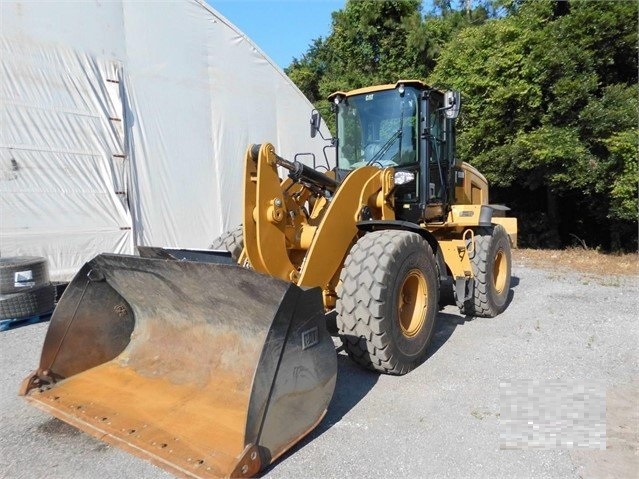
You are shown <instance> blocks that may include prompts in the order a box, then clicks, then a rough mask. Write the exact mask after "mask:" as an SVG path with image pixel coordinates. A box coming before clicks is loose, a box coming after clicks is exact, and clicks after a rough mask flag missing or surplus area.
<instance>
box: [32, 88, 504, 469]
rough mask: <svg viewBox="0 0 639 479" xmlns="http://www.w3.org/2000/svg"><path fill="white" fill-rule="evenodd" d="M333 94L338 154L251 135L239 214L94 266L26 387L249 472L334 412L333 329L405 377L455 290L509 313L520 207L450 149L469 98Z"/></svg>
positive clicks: (138, 440) (176, 464) (168, 455)
mask: <svg viewBox="0 0 639 479" xmlns="http://www.w3.org/2000/svg"><path fill="white" fill-rule="evenodd" d="M330 99H331V101H332V102H333V105H334V110H335V112H336V125H337V136H336V137H335V138H332V139H331V146H333V147H335V149H336V160H337V163H336V167H335V168H333V169H330V170H329V169H328V168H325V169H324V171H320V168H311V167H309V166H306V165H304V164H302V163H300V162H299V161H289V160H287V159H284V158H282V157H280V156H278V155H277V153H276V152H275V149H274V148H273V146H272V145H270V144H268V143H265V144H262V145H252V146H250V147H249V148H248V150H247V152H246V155H245V158H244V162H245V172H244V200H243V201H244V217H243V221H242V226H241V227H239V228H238V229H236V230H233V231H231V232H229V233H227V234H226V235H224V236H222V237H221V238H220V239H219V240H217V241H216V242H215V243H214V246H215V247H216V248H217V249H216V250H210V251H209V250H178V249H163V248H151V247H147V248H142V247H141V248H139V249H140V256H139V257H138V256H122V255H109V254H103V255H99V256H97V257H96V258H94V259H93V260H91V261H90V262H89V263H87V264H85V265H84V266H83V267H82V269H81V270H80V271H79V273H78V274H77V275H76V277H75V278H74V279H73V281H72V282H71V283H70V285H69V286H68V287H67V289H66V291H65V293H64V295H63V296H62V298H61V300H60V301H59V304H58V306H57V308H56V310H55V312H54V314H53V317H52V318H51V323H50V326H49V330H48V332H47V336H46V338H45V342H44V346H43V350H42V356H41V360H40V365H39V367H38V369H37V370H36V371H35V372H34V373H32V374H31V375H29V376H28V377H27V378H26V379H25V380H24V382H23V384H22V387H21V394H22V395H24V396H25V397H26V399H27V400H28V401H30V402H32V403H33V404H34V405H35V406H37V407H39V408H41V409H43V410H45V411H47V412H50V413H51V414H53V415H54V416H56V417H58V418H60V419H62V420H63V421H66V422H68V423H70V424H72V425H74V426H77V427H78V428H80V429H82V430H84V431H86V432H88V433H89V434H92V435H94V436H96V437H98V438H100V439H102V440H105V441H107V442H109V443H112V444H114V445H117V446H119V447H121V448H123V449H126V450H128V451H130V452H132V453H134V454H137V455H139V456H141V457H144V458H146V459H148V460H150V461H152V462H153V463H155V464H157V465H159V466H161V467H163V468H165V469H167V470H169V471H171V472H173V473H174V474H176V475H177V476H181V477H194V478H195V477H197V478H205V477H248V476H252V475H254V474H256V473H258V472H259V471H260V470H261V469H263V468H264V467H266V466H267V465H268V464H270V463H271V462H273V461H274V460H275V459H276V458H277V457H279V456H280V455H281V454H282V453H284V452H285V451H286V450H287V449H289V448H290V447H291V446H292V445H293V444H295V443H296V442H297V441H299V440H300V439H301V438H302V437H303V436H304V435H305V434H307V433H308V432H310V431H311V430H312V429H313V428H314V427H315V426H316V425H317V424H318V423H319V421H321V419H322V417H323V416H324V414H325V412H326V408H327V407H328V404H329V401H330V399H331V397H332V394H333V390H334V386H335V378H336V371H337V361H336V354H335V347H334V343H333V340H332V338H331V336H330V334H329V332H328V327H329V326H330V327H331V329H335V331H336V333H337V334H338V336H339V338H340V339H341V341H342V343H343V345H344V349H345V350H346V352H347V353H348V355H349V356H350V357H351V358H352V359H353V360H355V361H356V362H357V363H359V364H360V365H362V366H364V367H366V368H370V369H373V370H375V371H379V372H383V373H389V374H405V373H407V372H408V371H410V370H411V369H413V368H415V367H416V366H418V365H419V364H420V363H421V362H422V361H423V360H424V359H425V357H426V353H427V347H428V344H429V341H430V339H431V337H432V335H433V329H434V324H435V318H436V315H437V311H438V310H439V308H440V306H441V305H442V304H443V303H445V302H446V301H447V299H448V300H449V301H450V302H454V303H456V304H457V306H458V307H459V308H460V310H461V311H462V313H464V314H467V315H474V316H487V317H492V316H495V315H497V314H499V313H500V312H502V311H503V310H504V309H505V308H506V306H507V303H508V294H509V289H510V268H511V257H510V248H511V246H513V245H515V244H516V240H517V223H516V219H514V218H507V217H505V214H504V213H505V210H507V208H505V207H503V206H499V205H490V204H489V203H488V186H487V182H486V180H485V178H484V177H483V176H482V175H481V174H480V173H479V172H478V171H477V170H475V169H474V168H473V167H471V166H470V165H468V164H465V163H461V162H459V161H457V159H456V157H455V154H454V147H455V118H456V117H457V114H458V112H459V107H460V98H459V95H458V94H457V93H454V92H441V91H439V90H436V89H433V88H431V87H429V86H427V85H425V84H423V83H421V82H419V81H399V82H397V83H396V84H390V85H382V86H377V87H371V88H365V89H359V90H355V91H351V92H337V93H335V94H333V95H332V96H331V97H330ZM319 124H320V118H319V116H318V115H317V114H316V113H315V114H314V115H313V116H312V118H311V135H312V136H314V135H315V134H316V133H317V132H318V130H319ZM283 173H286V175H284V174H283ZM283 176H285V178H284V179H282V177H283ZM220 250H223V251H220Z"/></svg>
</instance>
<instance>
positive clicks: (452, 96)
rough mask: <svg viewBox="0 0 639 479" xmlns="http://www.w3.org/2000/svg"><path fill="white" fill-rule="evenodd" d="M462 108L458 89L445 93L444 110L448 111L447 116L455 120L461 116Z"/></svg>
mask: <svg viewBox="0 0 639 479" xmlns="http://www.w3.org/2000/svg"><path fill="white" fill-rule="evenodd" d="M460 108H461V95H460V94H459V92H458V91H451V90H449V91H447V92H446V93H444V111H445V112H446V118H448V119H449V120H454V119H455V118H457V117H458V116H459V110H460Z"/></svg>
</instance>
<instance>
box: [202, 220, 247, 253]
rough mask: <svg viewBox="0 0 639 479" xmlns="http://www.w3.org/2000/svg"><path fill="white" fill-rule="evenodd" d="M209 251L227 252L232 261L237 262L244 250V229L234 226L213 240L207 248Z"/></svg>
mask: <svg viewBox="0 0 639 479" xmlns="http://www.w3.org/2000/svg"><path fill="white" fill-rule="evenodd" d="M209 249H215V250H220V251H228V252H229V253H231V258H233V261H235V262H237V261H238V260H239V259H240V255H241V254H242V250H243V249H244V229H243V228H242V225H239V226H236V227H235V228H233V229H232V230H229V231H227V232H225V233H224V234H223V235H221V236H218V237H217V238H215V239H214V240H213V242H212V243H211V246H209Z"/></svg>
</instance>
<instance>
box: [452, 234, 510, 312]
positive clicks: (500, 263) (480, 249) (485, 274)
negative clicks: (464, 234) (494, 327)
mask: <svg viewBox="0 0 639 479" xmlns="http://www.w3.org/2000/svg"><path fill="white" fill-rule="evenodd" d="M467 248H468V249H470V250H472V251H473V252H472V254H469V258H470V263H471V265H472V268H473V276H474V283H475V284H474V288H473V289H474V295H473V298H472V299H470V300H469V301H467V302H466V304H464V305H463V307H462V308H460V310H461V312H462V314H467V315H470V316H480V317H484V318H494V317H495V316H497V315H498V314H500V313H502V312H503V311H504V310H505V309H506V306H507V305H508V294H509V292H510V274H511V267H512V259H511V252H510V238H509V237H508V233H506V230H505V229H504V227H503V226H501V225H497V226H495V227H494V228H478V229H477V230H476V231H475V246H474V250H473V247H472V246H471V245H470V240H468V244H467Z"/></svg>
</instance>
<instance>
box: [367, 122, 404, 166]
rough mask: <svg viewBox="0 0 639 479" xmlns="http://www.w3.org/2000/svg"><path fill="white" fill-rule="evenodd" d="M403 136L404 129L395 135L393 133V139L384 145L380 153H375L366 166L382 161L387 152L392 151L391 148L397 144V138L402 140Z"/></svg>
mask: <svg viewBox="0 0 639 479" xmlns="http://www.w3.org/2000/svg"><path fill="white" fill-rule="evenodd" d="M401 136H402V129H401V128H400V129H399V130H397V131H396V132H395V133H393V134H392V135H391V137H390V138H389V139H388V140H387V141H386V143H384V144H383V145H382V147H381V148H380V149H379V151H378V152H377V153H375V154H374V155H373V157H372V158H371V159H370V160H368V161H367V162H366V166H370V165H372V164H373V163H375V162H377V161H379V160H381V159H382V157H383V156H384V155H385V154H386V152H387V151H388V150H390V148H391V146H393V144H394V143H395V140H396V139H397V138H401ZM400 146H401V142H400Z"/></svg>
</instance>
